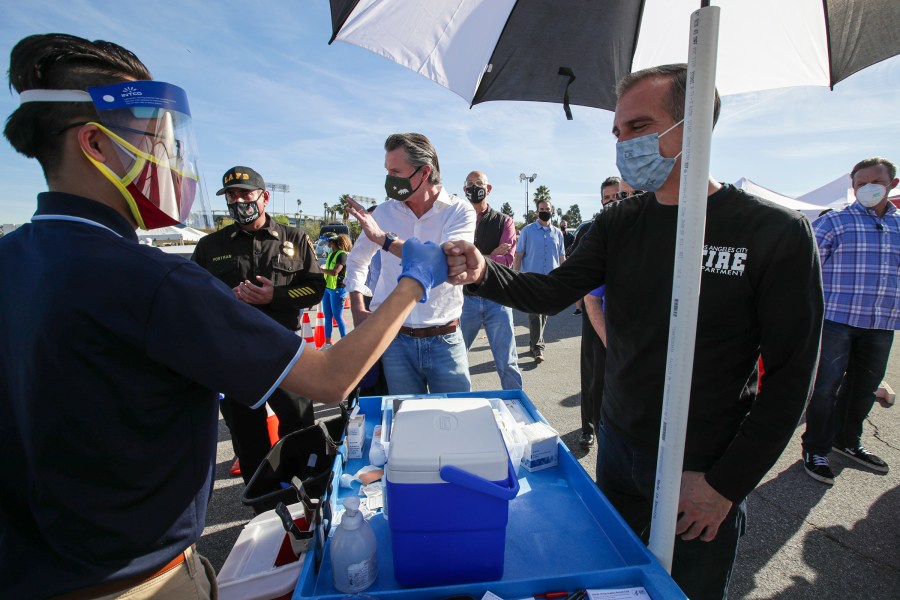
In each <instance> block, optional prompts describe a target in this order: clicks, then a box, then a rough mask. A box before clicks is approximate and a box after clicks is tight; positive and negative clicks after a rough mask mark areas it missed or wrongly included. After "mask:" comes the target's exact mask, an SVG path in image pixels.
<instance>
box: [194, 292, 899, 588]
mask: <svg viewBox="0 0 900 600" xmlns="http://www.w3.org/2000/svg"><path fill="white" fill-rule="evenodd" d="M572 310H573V309H572V307H570V308H567V309H566V310H565V311H563V312H561V313H560V314H558V315H555V316H553V317H550V320H549V321H548V323H547V329H546V333H545V341H546V343H547V348H546V350H545V353H544V355H545V359H546V360H545V361H544V362H543V363H541V364H540V365H537V364H535V362H534V361H533V360H532V358H531V357H530V356H528V355H527V349H528V327H527V326H528V322H527V317H526V315H524V314H521V313H516V318H515V321H516V337H517V343H518V348H519V352H520V353H521V356H520V360H519V365H520V368H521V369H522V374H523V378H524V385H525V393H526V394H527V395H528V397H529V398H530V399H531V401H532V402H533V403H534V404H535V405H536V406H537V408H538V410H540V411H541V413H542V414H543V415H544V417H546V419H547V420H548V421H549V422H550V424H551V425H553V426H554V427H555V428H556V429H557V430H558V431H559V433H560V436H561V438H562V441H563V442H564V443H565V444H566V445H567V446H568V447H569V448H570V449H571V450H572V451H573V453H574V454H575V456H577V457H578V458H579V461H580V462H581V465H582V466H583V467H584V468H585V470H586V471H587V472H588V473H589V474H591V476H592V477H593V473H594V465H595V462H596V459H597V455H596V449H595V448H594V447H591V448H589V449H584V448H581V447H580V445H579V437H580V435H581V414H580V394H579V348H580V335H581V317H578V316H574V315H572ZM347 322H348V323H349V322H350V318H349V311H347ZM469 362H470V367H471V373H472V389H473V390H495V389H499V387H500V383H499V379H498V377H497V374H496V371H495V368H494V365H493V360H492V357H491V353H490V349H489V348H488V346H487V339H486V338H485V337H484V332H483V331H482V332H481V334H480V336H479V338H478V339H477V340H476V342H475V344H474V345H473V348H472V350H471V352H470V353H469ZM885 379H886V380H887V381H888V383H890V385H891V386H892V387H893V388H894V389H895V390H897V391H898V392H900V347H898V344H896V343H895V344H894V347H893V349H892V352H891V359H890V361H889V363H888V373H887V375H886V377H885ZM332 410H333V409H323V408H321V407H320V408H319V409H318V410H317V415H326V414H329V413H330V412H331V411H332ZM802 432H803V423H802V422H801V424H800V425H799V426H798V428H797V430H796V432H795V434H794V438H793V439H792V440H791V443H790V444H789V445H788V447H787V449H786V450H785V452H784V454H783V455H782V456H781V458H780V459H779V461H778V462H777V463H776V465H775V466H774V467H773V468H772V470H771V471H770V472H769V473H768V474H767V475H766V477H765V478H764V479H763V481H762V482H761V483H760V485H759V486H758V487H757V489H756V490H755V491H754V492H752V493H751V494H750V496H749V497H748V525H747V532H746V535H745V536H744V537H743V539H742V541H741V545H740V548H739V550H738V558H737V562H736V564H735V570H734V574H733V576H732V580H731V587H730V589H729V594H728V597H729V598H731V599H739V598H753V599H772V600H774V599H785V600H787V599H791V600H794V599H798V600H803V599H807V598H808V599H811V600H813V599H814V600H831V599H835V600H837V599H846V598H859V599H868V598H871V599H881V600H886V599H889V598H900V477H898V472H900V406H895V407H892V408H887V409H886V408H883V407H881V406H880V405H878V404H876V405H875V407H874V408H873V409H872V412H871V414H870V415H869V419H868V421H867V422H866V424H865V429H864V434H863V444H864V445H865V446H866V447H867V448H869V449H870V450H871V451H872V452H874V453H875V454H877V455H879V456H880V457H882V458H883V459H884V460H885V461H887V463H888V464H889V465H891V466H892V470H891V471H890V472H888V473H886V474H881V473H874V472H871V471H868V470H866V469H864V468H862V467H859V468H857V466H856V464H855V463H853V462H852V461H850V460H849V459H845V458H843V457H842V456H839V455H837V454H836V453H832V456H831V459H832V468H833V469H834V471H835V474H836V478H835V484H834V486H826V485H824V484H821V483H819V482H817V481H814V480H813V479H811V478H810V477H809V476H807V475H806V473H805V472H804V471H803V464H802V462H801V460H800V434H801V433H802ZM233 459H234V455H233V452H232V449H231V441H230V438H229V433H228V429H227V428H226V427H225V425H224V422H222V421H221V420H220V421H219V447H218V464H217V466H216V481H215V491H214V493H213V497H212V500H211V502H210V506H209V512H208V515H207V527H206V530H205V531H204V534H203V537H202V539H201V540H200V542H199V543H198V547H199V550H200V552H201V553H203V554H204V555H206V556H207V557H208V558H209V559H210V561H211V562H212V564H213V566H214V567H215V568H216V570H217V571H218V570H219V569H220V568H221V566H222V564H223V563H224V561H225V558H226V557H227V556H228V553H229V552H230V551H231V548H232V546H233V545H234V542H235V541H236V540H237V537H238V535H239V533H240V531H241V528H242V527H243V525H244V524H245V523H246V522H247V521H248V520H249V519H251V518H252V517H253V512H252V511H251V510H250V509H249V508H245V507H243V506H241V503H240V494H241V491H242V488H243V481H242V480H241V478H240V477H237V478H233V477H230V476H229V474H228V470H229V468H230V466H231V463H232V461H233Z"/></svg>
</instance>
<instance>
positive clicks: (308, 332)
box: [300, 310, 316, 344]
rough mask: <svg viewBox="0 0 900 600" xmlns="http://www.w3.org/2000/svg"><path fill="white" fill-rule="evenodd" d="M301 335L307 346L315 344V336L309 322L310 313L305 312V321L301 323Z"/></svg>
mask: <svg viewBox="0 0 900 600" xmlns="http://www.w3.org/2000/svg"><path fill="white" fill-rule="evenodd" d="M300 333H301V334H302V335H303V339H304V340H305V341H306V343H307V344H315V343H316V340H315V338H314V336H313V328H312V323H310V322H309V313H308V312H306V311H305V310H304V311H303V319H302V321H301V322H300Z"/></svg>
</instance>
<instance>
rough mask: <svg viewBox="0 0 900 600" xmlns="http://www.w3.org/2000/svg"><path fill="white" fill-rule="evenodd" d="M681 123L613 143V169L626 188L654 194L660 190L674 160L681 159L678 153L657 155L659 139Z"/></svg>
mask: <svg viewBox="0 0 900 600" xmlns="http://www.w3.org/2000/svg"><path fill="white" fill-rule="evenodd" d="M682 123H684V119H682V120H681V121H678V122H677V123H675V124H674V125H672V126H671V127H669V128H668V129H666V130H665V131H663V132H662V133H661V134H656V133H650V134H647V135H642V136H640V137H636V138H632V139H630V140H625V141H624V142H618V143H616V167H618V169H619V174H620V175H621V176H622V179H624V180H625V181H626V182H627V183H628V185H630V186H631V187H633V188H634V189H636V190H644V191H647V192H655V191H656V190H658V189H659V188H661V187H662V185H663V184H664V183H665V182H666V179H668V178H669V174H670V173H671V172H672V167H674V166H675V161H676V160H677V159H678V157H679V156H681V152H679V153H678V154H677V155H676V156H675V158H666V157H664V156H662V155H660V153H659V138H661V137H662V136H664V135H666V134H667V133H669V132H670V131H672V130H673V129H675V128H676V127H678V126H679V125H681V124H682Z"/></svg>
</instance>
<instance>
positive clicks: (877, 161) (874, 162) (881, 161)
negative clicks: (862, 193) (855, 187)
mask: <svg viewBox="0 0 900 600" xmlns="http://www.w3.org/2000/svg"><path fill="white" fill-rule="evenodd" d="M878 165H884V166H885V167H886V168H887V171H888V176H890V178H891V181H893V180H894V178H895V177H896V176H897V165H895V164H894V163H892V162H891V161H889V160H888V159H886V158H882V157H880V156H874V157H872V158H867V159H866V160H861V161H859V162H858V163H856V165H855V166H854V167H853V170H852V171H850V182H851V183H853V178H854V177H856V174H857V173H858V172H859V171H861V170H863V169H868V168H869V167H877V166H878Z"/></svg>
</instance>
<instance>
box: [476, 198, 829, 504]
mask: <svg viewBox="0 0 900 600" xmlns="http://www.w3.org/2000/svg"><path fill="white" fill-rule="evenodd" d="M677 214H678V207H677V206H665V205H662V204H659V203H658V202H657V201H656V197H655V195H654V194H652V193H647V194H643V195H641V196H639V197H636V198H633V199H629V200H625V201H623V202H619V203H617V204H616V205H615V206H613V207H610V208H608V209H607V210H604V211H603V212H602V213H600V215H598V216H597V218H596V219H595V221H594V224H593V225H592V226H591V227H590V228H589V231H588V232H587V233H586V234H585V235H584V236H583V239H582V240H581V241H580V244H579V246H578V248H577V249H576V251H575V252H574V253H573V254H572V256H571V257H569V259H568V260H566V262H565V263H563V264H562V265H560V266H559V267H558V268H557V269H555V270H553V271H552V272H550V273H549V274H547V275H540V274H536V273H515V272H513V271H512V270H510V269H507V268H505V267H503V266H502V265H498V264H496V263H494V262H493V261H487V273H486V274H485V278H484V281H483V282H482V284H481V285H479V286H468V290H467V291H468V292H469V293H474V294H477V295H480V296H484V297H486V298H489V299H491V300H494V301H497V302H500V303H502V304H506V305H507V306H512V307H514V308H516V309H519V310H521V311H523V312H528V313H539V314H555V313H557V312H559V311H560V310H562V309H564V308H566V307H567V306H569V305H570V304H571V303H572V302H574V301H575V300H576V299H577V298H579V297H581V296H583V295H584V294H585V293H587V292H588V291H590V290H592V289H594V288H596V287H598V286H599V285H601V284H604V283H605V284H606V300H605V306H606V320H607V340H608V355H607V359H606V384H605V387H604V390H603V407H602V418H603V419H604V421H605V422H606V423H608V424H609V425H610V426H612V427H614V428H615V430H616V431H618V432H619V433H620V434H622V435H624V436H625V437H626V438H627V439H628V440H630V441H631V443H632V444H634V445H636V446H638V447H640V448H643V449H645V450H648V451H653V452H655V451H656V448H657V447H658V443H659V427H660V418H661V413H662V398H663V383H664V381H663V380H664V376H665V365H666V346H667V342H668V332H669V311H670V304H671V300H672V275H673V270H674V248H675V232H676V221H677ZM706 215H707V224H706V235H705V239H704V247H703V248H704V251H703V272H702V279H701V292H700V307H699V316H698V323H697V341H696V348H695V354H694V371H693V378H692V384H691V406H690V410H689V416H688V430H687V440H686V446H685V460H684V469H685V470H690V471H702V472H705V473H706V480H707V481H708V482H709V484H710V485H711V486H712V487H713V488H714V489H715V490H716V491H718V492H719V493H720V494H722V495H723V496H725V497H726V498H728V499H729V500H732V501H733V502H739V501H740V500H742V499H743V498H744V497H745V496H746V495H747V494H749V493H750V492H751V491H752V490H753V488H754V487H756V485H757V484H758V483H759V481H760V480H761V479H762V477H763V476H764V475H765V474H766V472H767V471H768V470H769V469H770V468H771V467H772V465H774V464H775V461H776V460H777V459H778V457H779V456H780V454H781V452H782V451H783V450H784V448H785V446H786V445H787V443H788V441H789V440H790V438H791V435H792V434H793V431H794V429H795V428H796V426H797V423H798V421H799V419H800V415H801V414H802V412H803V408H804V405H805V402H806V399H807V397H808V394H809V391H810V388H811V385H812V380H813V377H814V375H815V366H816V360H817V355H818V348H819V337H820V333H821V326H822V312H823V300H822V276H821V270H820V267H819V258H818V253H817V251H816V245H815V237H814V236H813V234H812V231H811V229H810V225H809V222H808V221H807V220H806V219H805V218H804V217H803V215H801V214H800V213H796V212H793V211H790V210H787V209H785V208H782V207H779V206H777V205H775V204H773V203H771V202H768V201H765V200H761V199H759V198H757V197H755V196H751V195H749V194H746V193H744V192H743V191H740V190H737V189H735V188H734V187H733V186H730V185H726V186H725V187H724V188H723V189H721V190H719V191H718V192H716V193H715V194H713V195H712V196H710V197H709V201H708V206H707V213H706ZM760 354H762V357H763V363H764V367H765V374H764V376H763V378H762V389H761V391H760V392H759V394H757V393H756V382H755V376H756V375H755V366H756V362H757V359H758V358H759V356H760Z"/></svg>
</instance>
